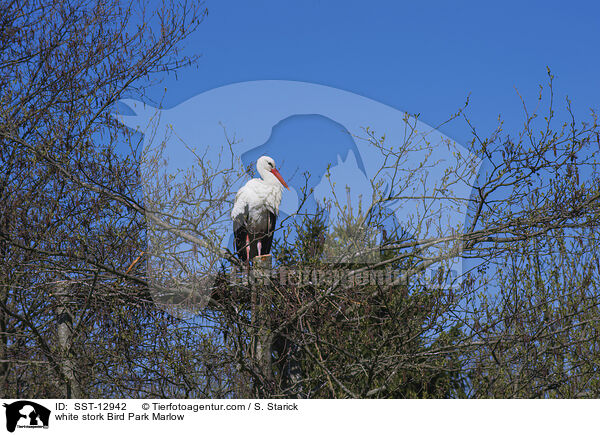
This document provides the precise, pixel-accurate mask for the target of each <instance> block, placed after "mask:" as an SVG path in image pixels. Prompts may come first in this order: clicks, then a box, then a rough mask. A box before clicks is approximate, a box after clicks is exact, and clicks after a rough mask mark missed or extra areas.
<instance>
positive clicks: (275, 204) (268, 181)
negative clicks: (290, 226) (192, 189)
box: [231, 156, 289, 262]
mask: <svg viewBox="0 0 600 435" xmlns="http://www.w3.org/2000/svg"><path fill="white" fill-rule="evenodd" d="M256 169H257V170H258V173H259V174H260V176H261V179H259V178H253V179H252V180H250V181H248V182H247V183H246V184H245V185H244V186H243V187H242V188H241V189H240V190H238V193H237V195H236V196H235V201H234V203H233V209H232V210H231V219H232V220H233V233H234V234H235V249H236V251H237V254H238V257H239V258H240V259H241V260H242V261H245V262H248V261H249V260H251V259H253V258H254V257H256V256H258V255H266V254H268V253H269V252H270V251H271V244H272V242H273V232H274V231H275V223H276V222H277V215H278V214H279V204H280V203H281V194H282V190H283V187H285V188H286V189H288V190H289V187H288V185H287V183H286V182H285V181H284V180H283V178H282V177H281V174H279V171H277V169H276V168H275V161H274V160H273V159H272V158H271V157H267V156H262V157H261V158H259V159H258V160H257V161H256Z"/></svg>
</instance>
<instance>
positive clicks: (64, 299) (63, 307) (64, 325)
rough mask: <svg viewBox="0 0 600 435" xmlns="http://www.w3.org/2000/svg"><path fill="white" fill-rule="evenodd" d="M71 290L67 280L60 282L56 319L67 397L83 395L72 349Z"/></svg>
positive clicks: (64, 388)
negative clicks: (76, 373) (76, 375)
mask: <svg viewBox="0 0 600 435" xmlns="http://www.w3.org/2000/svg"><path fill="white" fill-rule="evenodd" d="M69 290H70V285H69V283H67V282H61V283H58V287H57V292H56V295H57V299H58V304H57V307H56V321H57V331H58V346H59V351H60V364H61V370H62V373H63V392H64V397H65V398H67V399H79V398H81V397H82V394H81V389H80V387H79V383H78V381H77V378H76V377H75V367H76V363H75V356H74V355H73V352H72V351H71V343H72V338H73V316H72V314H71V311H70V310H69Z"/></svg>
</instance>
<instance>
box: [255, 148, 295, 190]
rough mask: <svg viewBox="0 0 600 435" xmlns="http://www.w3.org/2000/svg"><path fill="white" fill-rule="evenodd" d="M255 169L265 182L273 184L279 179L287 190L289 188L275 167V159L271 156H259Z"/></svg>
mask: <svg viewBox="0 0 600 435" xmlns="http://www.w3.org/2000/svg"><path fill="white" fill-rule="evenodd" d="M256 169H257V170H258V173H259V174H260V176H261V177H262V179H263V180H265V181H266V182H267V183H271V184H274V183H277V181H279V182H280V183H281V184H283V186H284V187H285V188H286V189H287V190H290V188H289V187H288V185H287V183H286V182H285V180H284V179H283V177H282V176H281V174H280V173H279V171H278V170H277V168H275V160H273V159H272V158H271V157H269V156H262V157H260V158H259V159H258V160H257V161H256Z"/></svg>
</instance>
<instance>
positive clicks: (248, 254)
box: [246, 234, 250, 267]
mask: <svg viewBox="0 0 600 435" xmlns="http://www.w3.org/2000/svg"><path fill="white" fill-rule="evenodd" d="M246 262H247V263H248V265H250V235H249V234H246ZM248 267H250V266H248Z"/></svg>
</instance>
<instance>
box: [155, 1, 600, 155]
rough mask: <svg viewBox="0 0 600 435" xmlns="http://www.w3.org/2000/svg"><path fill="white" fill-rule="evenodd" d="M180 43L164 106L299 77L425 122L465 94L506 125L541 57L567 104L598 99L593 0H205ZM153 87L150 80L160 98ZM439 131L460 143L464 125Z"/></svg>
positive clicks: (486, 116) (537, 76)
mask: <svg viewBox="0 0 600 435" xmlns="http://www.w3.org/2000/svg"><path fill="white" fill-rule="evenodd" d="M205 5H206V7H207V8H208V10H209V14H208V17H207V18H206V20H205V22H204V23H203V24H202V25H201V26H200V28H199V30H198V31H197V33H196V34H195V35H193V37H192V39H191V40H190V41H189V43H188V48H189V49H190V50H194V51H198V52H200V53H202V55H203V57H202V59H201V60H200V63H199V65H198V68H190V69H187V70H185V71H183V72H181V73H179V74H178V75H177V79H175V77H174V76H171V77H170V78H168V79H167V80H166V82H165V83H164V86H166V87H167V93H166V96H165V99H164V106H166V107H173V106H175V105H177V104H179V103H181V102H183V101H184V100H186V99H188V98H190V97H193V96H194V95H197V94H199V93H201V92H204V91H207V90H209V89H213V88H216V87H219V86H223V85H227V84H231V83H236V82H241V81H247V80H263V79H285V80H299V81H306V82H311V83H318V84H323V85H327V86H332V87H335V88H340V89H344V90H347V91H351V92H354V93H357V94H360V95H363V96H366V97H369V98H371V99H374V100H377V101H379V102H382V103H385V104H388V105H390V106H393V107H395V108H397V109H400V110H404V111H407V112H410V113H420V114H421V120H422V121H424V122H426V123H428V124H430V125H433V126H435V125H437V124H438V123H440V122H442V121H444V120H445V119H446V118H447V117H448V116H449V115H450V114H452V113H453V112H455V111H456V109H457V108H459V107H460V106H461V105H462V104H463V102H464V100H465V98H466V97H467V95H469V94H471V105H470V116H471V118H472V119H473V121H474V123H475V125H476V126H477V127H478V128H480V129H481V131H482V132H484V133H485V132H488V131H489V130H491V129H492V128H493V127H494V126H495V123H496V118H497V116H498V114H502V115H503V117H504V118H505V119H506V126H507V130H509V131H511V130H512V131H514V129H515V128H516V127H518V126H519V125H520V123H521V120H522V111H521V105H520V101H519V99H518V97H517V95H516V93H515V87H516V88H517V89H518V90H519V92H520V93H521V94H522V95H523V96H524V97H526V98H527V99H531V103H532V104H533V103H534V102H535V101H534V100H535V97H536V96H537V92H538V85H539V84H544V83H545V81H546V66H550V68H551V69H552V71H553V73H554V74H555V76H556V82H555V96H556V98H557V103H559V104H560V103H562V101H564V97H565V95H566V94H568V95H569V97H570V98H571V99H572V100H573V104H574V108H575V110H576V113H577V114H578V115H581V116H585V115H586V114H587V111H588V109H589V108H590V107H594V108H596V109H598V108H599V107H600V73H599V71H600V55H599V53H598V51H599V50H598V46H599V42H600V5H599V4H597V3H595V2H577V1H570V2H558V1H545V2H516V1H503V2H482V1H479V2H442V1H419V2H417V1H410V2H391V1H371V2H358V1H343V2H342V1H324V0H305V1H302V2H298V1H297V2H289V1H287V2H283V1H274V0H270V1H265V0H259V1H253V2H247V1H246V2H245V1H238V0H225V1H223V0H221V1H216V0H208V1H207V2H206V3H205ZM164 86H157V87H156V90H155V95H156V98H160V96H161V95H162V93H163V91H164ZM441 131H442V132H443V133H445V134H447V135H448V136H450V137H452V138H453V139H455V140H457V141H458V142H460V143H463V144H467V143H468V142H469V140H470V135H469V132H468V129H467V128H466V126H465V124H464V123H453V124H451V125H448V126H444V127H442V128H441Z"/></svg>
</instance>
